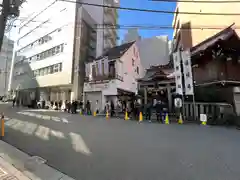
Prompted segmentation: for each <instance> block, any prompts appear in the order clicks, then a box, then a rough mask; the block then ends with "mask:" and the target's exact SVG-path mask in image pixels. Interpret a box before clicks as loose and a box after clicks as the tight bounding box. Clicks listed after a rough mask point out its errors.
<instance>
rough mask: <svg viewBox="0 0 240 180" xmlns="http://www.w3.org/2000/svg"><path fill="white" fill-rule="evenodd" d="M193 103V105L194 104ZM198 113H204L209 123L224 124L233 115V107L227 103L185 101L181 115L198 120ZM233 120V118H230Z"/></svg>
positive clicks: (191, 119) (187, 118)
mask: <svg viewBox="0 0 240 180" xmlns="http://www.w3.org/2000/svg"><path fill="white" fill-rule="evenodd" d="M194 105H195V106H194ZM200 114H206V115H207V119H208V122H209V123H210V124H225V123H226V121H229V119H230V117H231V118H232V117H233V116H235V113H234V108H233V106H232V105H231V104H227V103H201V102H197V103H195V104H193V103H192V102H185V103H184V106H183V115H184V117H185V119H186V120H188V121H200ZM232 120H233V118H232Z"/></svg>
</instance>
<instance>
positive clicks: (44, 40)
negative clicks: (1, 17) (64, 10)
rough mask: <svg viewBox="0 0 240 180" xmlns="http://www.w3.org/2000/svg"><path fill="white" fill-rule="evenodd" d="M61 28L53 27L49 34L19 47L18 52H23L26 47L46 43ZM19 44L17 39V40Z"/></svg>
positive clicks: (55, 35)
mask: <svg viewBox="0 0 240 180" xmlns="http://www.w3.org/2000/svg"><path fill="white" fill-rule="evenodd" d="M61 30H62V28H58V29H55V30H54V31H52V32H50V33H49V34H47V35H45V36H43V37H41V38H39V39H37V40H36V41H34V42H32V43H30V44H28V45H27V46H25V47H23V48H22V49H20V50H19V51H18V52H24V51H25V50H27V49H30V48H33V47H35V46H38V45H42V44H44V43H47V42H49V41H51V40H52V39H53V38H54V37H57V35H58V33H59V32H61ZM18 44H19V41H18Z"/></svg>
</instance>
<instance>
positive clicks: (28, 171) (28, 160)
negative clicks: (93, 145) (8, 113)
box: [0, 140, 74, 180]
mask: <svg viewBox="0 0 240 180" xmlns="http://www.w3.org/2000/svg"><path fill="white" fill-rule="evenodd" d="M0 158H1V159H3V160H4V161H6V162H8V164H9V165H12V166H13V167H12V169H13V170H14V169H17V171H18V172H19V173H20V174H23V175H25V176H26V177H27V178H25V179H29V180H41V179H42V180H45V179H46V180H48V179H49V180H50V179H51V180H74V179H73V178H71V177H69V176H67V175H65V174H63V173H61V172H60V171H58V170H56V169H54V168H52V167H50V166H48V165H46V164H45V160H44V159H42V158H41V157H37V156H32V157H31V156H29V155H27V154H26V153H24V152H22V151H20V150H18V149H16V148H15V147H13V146H11V145H9V144H7V143H6V142H4V141H1V140H0ZM9 167H10V170H8V171H11V166H9ZM19 180H21V178H19Z"/></svg>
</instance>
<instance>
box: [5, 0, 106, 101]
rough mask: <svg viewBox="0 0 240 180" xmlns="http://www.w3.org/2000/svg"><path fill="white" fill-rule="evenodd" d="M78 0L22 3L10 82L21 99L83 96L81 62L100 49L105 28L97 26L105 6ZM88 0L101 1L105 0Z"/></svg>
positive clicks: (47, 0) (34, 0)
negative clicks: (71, 1) (73, 1)
mask: <svg viewBox="0 0 240 180" xmlns="http://www.w3.org/2000/svg"><path fill="white" fill-rule="evenodd" d="M84 1H86V0H84ZM81 2H82V1H81V0H76V2H75V3H69V2H65V1H61V0H41V1H39V0H28V1H26V2H25V3H23V4H22V9H20V17H19V19H20V20H21V24H20V26H19V30H18V32H19V34H18V40H17V42H16V48H15V54H16V56H15V58H14V59H13V61H12V68H11V69H12V70H11V72H12V73H11V79H12V81H10V83H9V89H11V90H16V91H18V92H19V93H18V95H19V97H20V99H21V101H25V102H29V101H30V100H31V99H33V98H36V99H39V100H46V101H48V100H51V101H55V100H70V99H81V98H82V92H83V84H84V76H85V63H86V62H88V61H92V60H93V59H94V58H95V57H96V56H98V55H101V54H102V52H103V50H104V34H103V28H98V26H99V25H100V24H102V23H103V20H104V9H103V7H97V6H89V5H82V4H81ZM86 2H87V3H92V4H103V0H100V1H99V0H88V1H86ZM30 94H31V95H30Z"/></svg>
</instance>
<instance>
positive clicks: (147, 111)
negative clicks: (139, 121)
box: [145, 101, 152, 122]
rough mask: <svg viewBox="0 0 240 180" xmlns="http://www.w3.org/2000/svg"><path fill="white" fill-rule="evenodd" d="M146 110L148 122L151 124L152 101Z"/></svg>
mask: <svg viewBox="0 0 240 180" xmlns="http://www.w3.org/2000/svg"><path fill="white" fill-rule="evenodd" d="M145 109H146V120H148V121H149V122H152V121H151V116H152V103H151V101H148V103H147V104H146V108H145Z"/></svg>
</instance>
